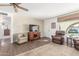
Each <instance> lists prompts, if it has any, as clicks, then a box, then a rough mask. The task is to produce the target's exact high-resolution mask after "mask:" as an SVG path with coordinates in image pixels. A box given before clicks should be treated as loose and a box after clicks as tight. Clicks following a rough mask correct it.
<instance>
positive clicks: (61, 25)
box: [59, 19, 79, 31]
mask: <svg viewBox="0 0 79 59" xmlns="http://www.w3.org/2000/svg"><path fill="white" fill-rule="evenodd" d="M76 22H79V19H75V20H71V21H64V22H59V25H60V27H61V30H64V31H66V29H67V28H68V27H69V26H70V25H71V24H73V23H76Z"/></svg>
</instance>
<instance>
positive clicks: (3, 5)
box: [0, 4, 11, 6]
mask: <svg viewBox="0 0 79 59" xmlns="http://www.w3.org/2000/svg"><path fill="white" fill-rule="evenodd" d="M0 6H11V5H10V4H0Z"/></svg>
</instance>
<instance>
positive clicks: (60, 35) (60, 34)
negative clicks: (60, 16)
mask: <svg viewBox="0 0 79 59" xmlns="http://www.w3.org/2000/svg"><path fill="white" fill-rule="evenodd" d="M64 35H65V32H64V31H56V34H55V35H54V36H53V35H52V42H54V43H57V44H61V45H62V44H64Z"/></svg>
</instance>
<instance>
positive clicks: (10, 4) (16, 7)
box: [0, 3, 28, 12]
mask: <svg viewBox="0 0 79 59" xmlns="http://www.w3.org/2000/svg"><path fill="white" fill-rule="evenodd" d="M19 4H21V3H9V4H0V6H13V8H14V10H15V12H18V8H19V9H22V10H24V11H28V9H26V8H24V7H21V6H19Z"/></svg>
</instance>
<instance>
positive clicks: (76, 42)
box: [73, 39, 79, 50]
mask: <svg viewBox="0 0 79 59" xmlns="http://www.w3.org/2000/svg"><path fill="white" fill-rule="evenodd" d="M73 42H74V48H75V49H77V50H79V40H76V39H74V40H73Z"/></svg>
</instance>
